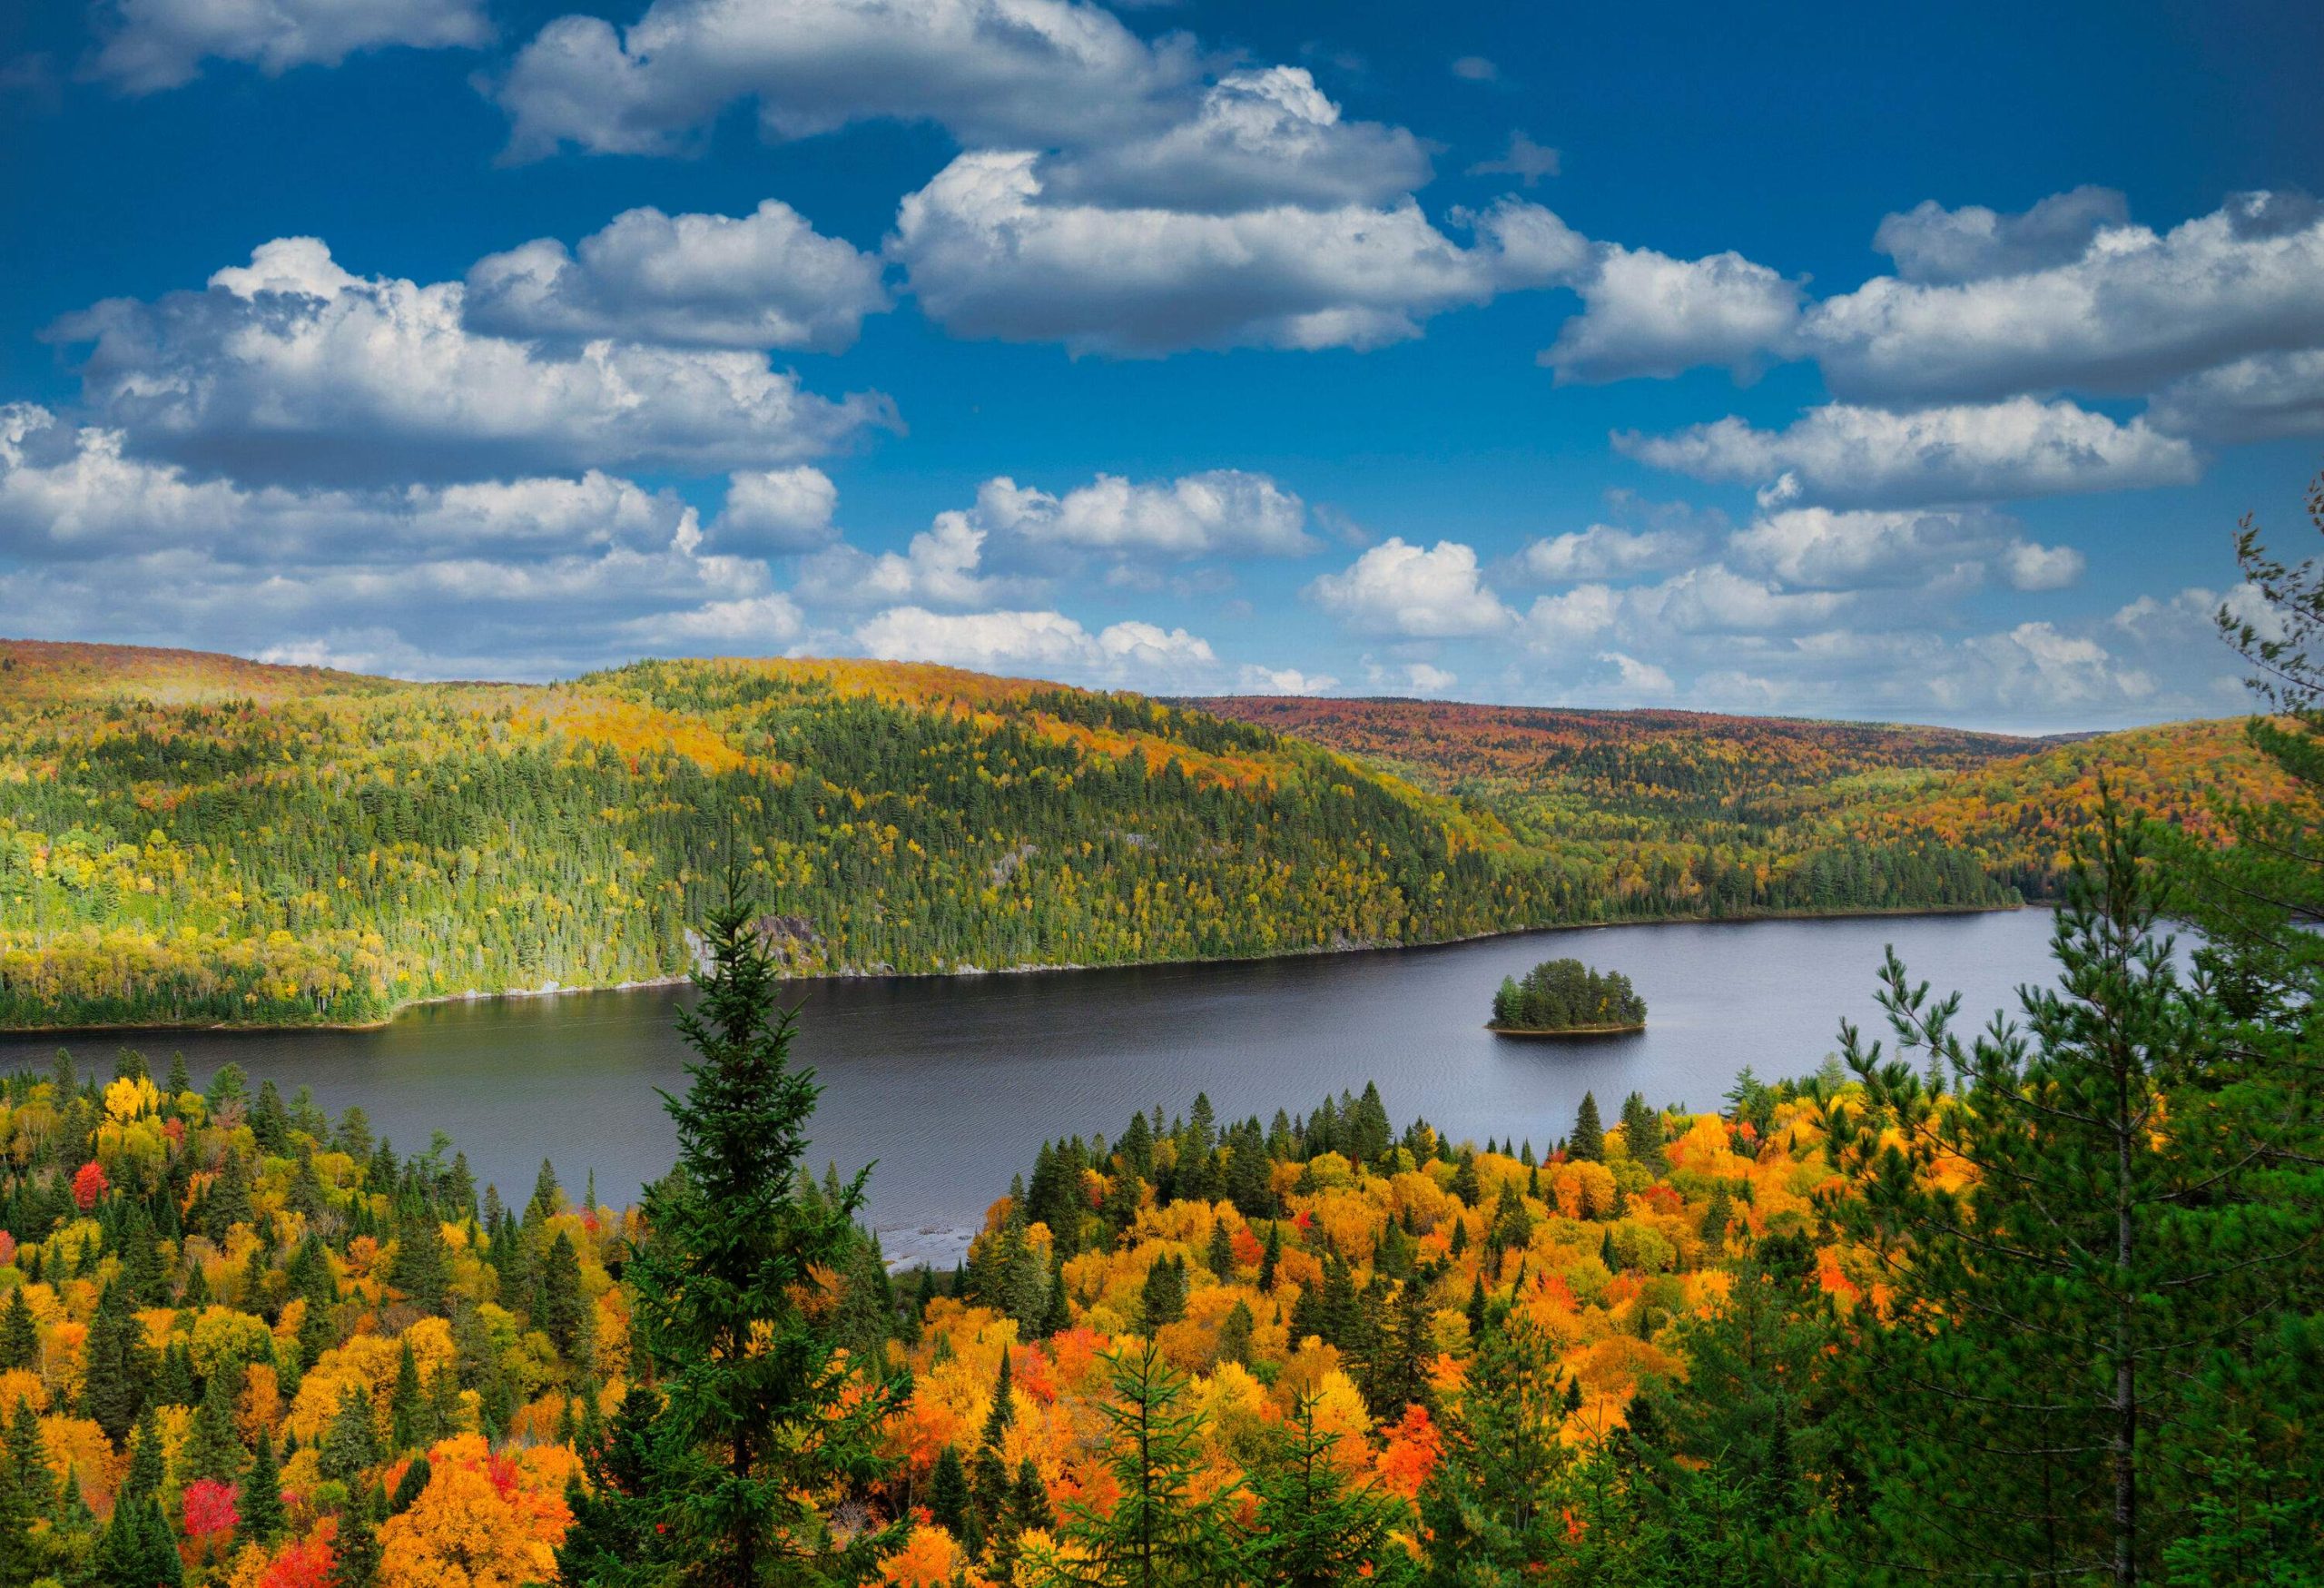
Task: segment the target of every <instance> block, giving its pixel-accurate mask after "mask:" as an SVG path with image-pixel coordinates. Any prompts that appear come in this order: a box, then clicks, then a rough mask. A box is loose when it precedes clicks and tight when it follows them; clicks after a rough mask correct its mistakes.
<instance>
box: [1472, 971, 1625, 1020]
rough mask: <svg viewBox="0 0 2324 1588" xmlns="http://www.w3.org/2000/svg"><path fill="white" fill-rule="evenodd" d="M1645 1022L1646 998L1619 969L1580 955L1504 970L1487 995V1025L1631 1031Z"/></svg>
mask: <svg viewBox="0 0 2324 1588" xmlns="http://www.w3.org/2000/svg"><path fill="white" fill-rule="evenodd" d="M1644 1024H1646V1000H1645V999H1643V998H1640V996H1639V995H1638V990H1637V989H1635V988H1633V987H1632V986H1631V985H1630V978H1629V977H1628V976H1625V975H1623V974H1622V973H1621V972H1620V971H1596V970H1592V969H1591V968H1590V966H1588V965H1585V964H1583V963H1582V962H1581V961H1580V960H1543V961H1542V962H1541V963H1540V964H1538V965H1536V966H1534V967H1533V968H1532V969H1531V970H1530V971H1528V972H1525V974H1524V975H1523V976H1522V977H1515V976H1505V977H1503V978H1502V983H1501V987H1500V989H1499V991H1495V992H1494V993H1493V995H1492V1029H1493V1030H1495V1031H1510V1032H1518V1033H1533V1032H1551V1031H1631V1030H1635V1029H1637V1028H1638V1027H1640V1026H1643V1025H1644Z"/></svg>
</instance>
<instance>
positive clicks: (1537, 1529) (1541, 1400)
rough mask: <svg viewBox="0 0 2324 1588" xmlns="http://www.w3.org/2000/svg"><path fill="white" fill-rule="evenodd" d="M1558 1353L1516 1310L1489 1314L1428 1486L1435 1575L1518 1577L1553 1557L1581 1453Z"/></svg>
mask: <svg viewBox="0 0 2324 1588" xmlns="http://www.w3.org/2000/svg"><path fill="white" fill-rule="evenodd" d="M1553 1360H1554V1353H1553V1350H1552V1348H1551V1344H1550V1342H1549V1341H1548V1340H1547V1339H1546V1338H1545V1337H1544V1336H1542V1334H1541V1330H1540V1329H1539V1327H1536V1326H1535V1325H1533V1324H1532V1323H1531V1322H1530V1321H1528V1319H1527V1318H1526V1317H1525V1315H1524V1314H1522V1313H1520V1312H1512V1313H1510V1314H1508V1315H1507V1316H1506V1317H1500V1318H1495V1319H1492V1320H1489V1323H1488V1327H1486V1328H1485V1330H1484V1331H1483V1333H1482V1336H1480V1337H1479V1339H1478V1341H1477V1343H1476V1348H1475V1354H1474V1356H1473V1358H1472V1361H1471V1363H1470V1365H1469V1373H1468V1377H1467V1380H1466V1382H1465V1383H1464V1384H1463V1385H1462V1388H1461V1389H1460V1391H1459V1392H1458V1393H1457V1394H1456V1395H1454V1396H1452V1397H1450V1398H1449V1400H1448V1402H1447V1405H1446V1407H1445V1415H1444V1418H1443V1438H1444V1449H1443V1456H1442V1458H1441V1459H1440V1460H1439V1462H1438V1463H1437V1465H1436V1469H1435V1471H1434V1472H1433V1474H1431V1475H1430V1477H1429V1480H1428V1482H1427V1484H1425V1485H1423V1488H1422V1490H1421V1506H1420V1511H1421V1524H1422V1525H1423V1528H1425V1529H1426V1530H1427V1532H1428V1534H1429V1537H1430V1543H1429V1559H1428V1564H1427V1570H1426V1573H1425V1576H1426V1580H1427V1581H1428V1582H1430V1583H1447V1584H1451V1583H1511V1584H1514V1583H1521V1582H1526V1581H1531V1580H1532V1577H1533V1575H1534V1573H1535V1572H1536V1571H1537V1569H1538V1567H1539V1565H1540V1563H1543V1562H1547V1561H1549V1560H1551V1559H1552V1558H1553V1556H1554V1553H1555V1552H1556V1550H1557V1548H1558V1544H1559V1541H1560V1539H1561V1535H1562V1534H1563V1533H1564V1531H1565V1530H1564V1527H1563V1525H1562V1524H1561V1522H1560V1520H1559V1518H1558V1514H1557V1506H1556V1499H1557V1494H1558V1493H1559V1489H1560V1484H1561V1480H1562V1479H1563V1477H1564V1475H1565V1472H1566V1468H1567V1466H1568V1465H1569V1464H1570V1462H1571V1451H1570V1450H1569V1448H1568V1447H1567V1446H1566V1445H1564V1444H1563V1443H1562V1442H1561V1440H1560V1438H1559V1436H1558V1431H1559V1427H1560V1425H1561V1423H1562V1421H1563V1418H1562V1415H1561V1412H1560V1408H1559V1402H1558V1394H1557V1381H1556V1375H1555V1369H1554V1367H1553V1366H1552V1363H1553Z"/></svg>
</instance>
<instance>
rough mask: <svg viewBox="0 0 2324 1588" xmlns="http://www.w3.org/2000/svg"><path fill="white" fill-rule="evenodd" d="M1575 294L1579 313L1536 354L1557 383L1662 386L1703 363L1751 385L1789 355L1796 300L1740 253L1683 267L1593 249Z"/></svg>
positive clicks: (1792, 288)
mask: <svg viewBox="0 0 2324 1588" xmlns="http://www.w3.org/2000/svg"><path fill="white" fill-rule="evenodd" d="M1577 287H1578V290H1579V291H1581V301H1582V311H1581V313H1580V314H1577V315H1575V316H1574V317H1573V318H1572V319H1571V320H1569V321H1566V322H1565V326H1564V328H1563V329H1562V330H1561V331H1560V332H1559V333H1558V340H1557V341H1556V342H1555V343H1554V344H1553V345H1552V346H1551V347H1550V348H1549V349H1548V350H1546V351H1544V352H1543V353H1542V354H1541V363H1542V364H1544V365H1546V366H1547V367H1549V368H1550V369H1551V370H1555V371H1556V372H1557V379H1558V380H1559V381H1560V382H1561V383H1563V382H1567V381H1598V380H1630V379H1631V378H1633V377H1637V376H1642V375H1650V376H1659V377H1669V376H1672V375H1677V374H1679V373H1680V372H1681V371H1683V370H1691V369H1693V368H1695V367H1697V366H1698V365H1702V364H1716V365H1720V366H1723V367H1725V368H1727V369H1728V370H1732V371H1734V372H1735V374H1736V375H1737V376H1738V378H1740V379H1744V380H1749V379H1751V378H1753V377H1755V376H1756V375H1757V374H1758V371H1759V370H1760V369H1761V367H1762V366H1763V365H1765V364H1766V362H1767V361H1768V358H1769V357H1770V356H1771V355H1774V354H1776V353H1777V352H1779V351H1781V350H1784V349H1786V348H1787V347H1788V346H1789V344H1790V341H1791V339H1792V335H1793V331H1794V330H1795V328H1796V326H1797V322H1798V319H1799V302H1800V296H1801V292H1802V291H1803V289H1802V287H1801V285H1800V283H1799V282H1797V281H1790V280H1787V279H1786V278H1785V277H1783V276H1781V275H1778V274H1777V272H1776V271H1772V270H1769V269H1768V267H1767V266H1765V265H1762V264H1755V263H1753V262H1752V261H1749V260H1748V259H1745V258H1744V257H1743V256H1742V255H1741V254H1739V253H1734V252H1727V253H1717V254H1712V255H1711V256H1710V257H1709V258H1708V259H1694V260H1682V259H1672V258H1671V257H1669V255H1668V254H1662V253H1657V252H1654V251H1653V250H1652V249H1645V248H1640V249H1632V248H1624V247H1621V246H1620V245H1619V244H1608V245H1604V246H1601V247H1600V250H1599V252H1598V261H1597V266H1596V269H1595V270H1594V271H1590V273H1589V274H1587V275H1585V276H1583V277H1582V278H1581V281H1579V282H1577Z"/></svg>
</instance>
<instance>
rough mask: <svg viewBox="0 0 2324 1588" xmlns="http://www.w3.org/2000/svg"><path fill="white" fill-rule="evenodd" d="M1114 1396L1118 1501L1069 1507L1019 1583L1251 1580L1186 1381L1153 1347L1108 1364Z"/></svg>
mask: <svg viewBox="0 0 2324 1588" xmlns="http://www.w3.org/2000/svg"><path fill="white" fill-rule="evenodd" d="M1110 1361H1111V1365H1112V1367H1113V1392H1114V1393H1113V1399H1112V1401H1111V1403H1110V1404H1109V1405H1108V1406H1106V1407H1105V1415H1106V1430H1105V1437H1104V1448H1105V1451H1106V1455H1107V1463H1108V1465H1109V1466H1111V1467H1112V1468H1113V1476H1114V1484H1115V1488H1116V1491H1117V1494H1118V1498H1117V1499H1116V1500H1115V1502H1114V1504H1113V1508H1112V1509H1111V1510H1100V1509H1098V1507H1097V1506H1095V1505H1092V1504H1089V1503H1088V1501H1086V1500H1070V1501H1068V1502H1067V1503H1066V1504H1065V1514H1066V1520H1065V1525H1064V1526H1063V1527H1061V1528H1060V1529H1059V1543H1061V1544H1064V1545H1065V1546H1066V1547H1065V1548H1061V1549H1060V1548H1058V1547H1055V1546H1052V1547H1049V1548H1048V1549H1043V1550H1037V1551H1033V1552H1029V1553H1028V1554H1027V1556H1026V1558H1025V1560H1024V1562H1023V1563H1022V1564H1021V1565H1020V1566H1019V1580H1020V1581H1022V1582H1025V1583H1029V1584H1031V1585H1033V1588H1213V1585H1215V1584H1220V1583H1241V1582H1244V1581H1246V1559H1245V1557H1246V1549H1247V1546H1246V1544H1244V1542H1243V1541H1242V1540H1240V1539H1238V1538H1237V1537H1236V1534H1235V1531H1234V1509H1235V1505H1236V1501H1237V1500H1238V1499H1239V1498H1240V1497H1241V1490H1240V1488H1239V1487H1238V1486H1237V1485H1235V1484H1227V1485H1226V1486H1225V1487H1224V1488H1219V1489H1213V1490H1210V1491H1209V1492H1205V1489H1206V1485H1205V1484H1204V1482H1203V1478H1204V1467H1205V1465H1206V1453H1205V1450H1204V1445H1203V1435H1202V1429H1203V1422H1204V1418H1203V1414H1202V1412H1201V1411H1200V1410H1199V1409H1198V1408H1196V1407H1194V1406H1188V1405H1187V1404H1186V1403H1187V1398H1188V1397H1187V1379H1186V1377H1185V1376H1183V1375H1182V1374H1180V1373H1178V1372H1177V1371H1176V1370H1175V1369H1174V1368H1172V1367H1171V1366H1170V1365H1169V1363H1168V1362H1167V1361H1165V1360H1164V1359H1163V1356H1162V1354H1161V1352H1159V1351H1158V1350H1157V1349H1156V1348H1155V1346H1153V1344H1152V1343H1151V1342H1147V1343H1146V1344H1144V1345H1138V1344H1136V1343H1133V1344H1131V1345H1129V1346H1125V1347H1124V1348H1122V1349H1121V1350H1119V1351H1118V1352H1116V1353H1115V1354H1114V1356H1112V1357H1111V1358H1110Z"/></svg>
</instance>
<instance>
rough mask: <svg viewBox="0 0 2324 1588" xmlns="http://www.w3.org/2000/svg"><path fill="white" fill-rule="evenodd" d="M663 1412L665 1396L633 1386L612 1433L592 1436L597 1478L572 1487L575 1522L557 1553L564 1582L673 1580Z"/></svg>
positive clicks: (589, 1459) (585, 1464)
mask: <svg viewBox="0 0 2324 1588" xmlns="http://www.w3.org/2000/svg"><path fill="white" fill-rule="evenodd" d="M661 1415H662V1403H661V1399H660V1397H659V1396H656V1395H655V1393H654V1392H653V1391H652V1390H650V1389H648V1388H646V1387H645V1386H643V1385H632V1386H630V1388H629V1393H628V1394H626V1395H625V1396H623V1397H622V1403H621V1406H619V1407H618V1408H617V1409H616V1410H615V1413H614V1416H613V1421H612V1423H611V1424H610V1425H607V1427H606V1432H605V1437H604V1438H603V1439H602V1440H599V1441H585V1443H584V1445H583V1448H582V1450H581V1453H580V1454H581V1464H582V1468H583V1470H584V1471H585V1472H586V1474H587V1475H588V1479H589V1481H588V1483H587V1484H586V1485H583V1484H578V1483H576V1484H574V1485H573V1486H572V1487H571V1488H570V1489H569V1490H568V1491H567V1492H566V1504H567V1505H568V1506H569V1507H570V1509H571V1511H572V1514H573V1523H572V1525H571V1526H570V1527H568V1528H566V1534H565V1541H564V1543H562V1544H559V1545H558V1546H557V1552H556V1564H557V1581H558V1582H559V1583H561V1584H563V1588H628V1585H632V1584H634V1585H636V1588H645V1585H646V1584H653V1583H665V1582H667V1581H668V1580H669V1563H668V1560H667V1555H666V1544H665V1541H666V1539H667V1536H668V1535H667V1533H666V1531H665V1526H664V1524H663V1522H662V1516H663V1514H664V1507H665V1498H666V1497H665V1494H664V1492H663V1475H662V1467H661V1460H660V1456H659V1454H658V1450H657V1445H658V1429H657V1426H656V1425H657V1424H658V1422H659V1420H660V1417H661Z"/></svg>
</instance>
